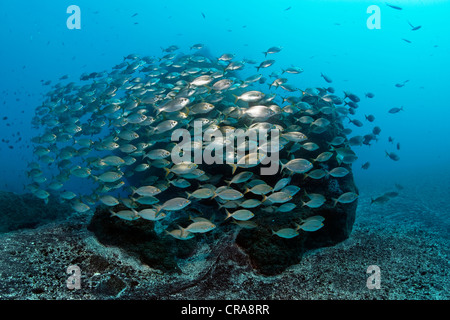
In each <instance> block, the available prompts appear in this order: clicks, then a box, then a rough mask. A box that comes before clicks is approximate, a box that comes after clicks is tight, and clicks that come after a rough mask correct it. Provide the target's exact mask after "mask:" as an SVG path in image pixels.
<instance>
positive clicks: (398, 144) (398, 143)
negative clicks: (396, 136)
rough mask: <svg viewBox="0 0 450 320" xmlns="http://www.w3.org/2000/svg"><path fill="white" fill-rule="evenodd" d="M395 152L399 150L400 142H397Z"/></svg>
mask: <svg viewBox="0 0 450 320" xmlns="http://www.w3.org/2000/svg"><path fill="white" fill-rule="evenodd" d="M397 150H400V142H397Z"/></svg>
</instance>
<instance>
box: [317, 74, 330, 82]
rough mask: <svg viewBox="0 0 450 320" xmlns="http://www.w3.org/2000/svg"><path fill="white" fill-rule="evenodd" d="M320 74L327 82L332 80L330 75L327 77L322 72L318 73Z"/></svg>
mask: <svg viewBox="0 0 450 320" xmlns="http://www.w3.org/2000/svg"><path fill="white" fill-rule="evenodd" d="M320 76H321V77H322V78H323V79H324V80H325V81H326V82H328V83H332V82H333V80H331V78H330V77H328V76H327V75H325V74H323V73H320Z"/></svg>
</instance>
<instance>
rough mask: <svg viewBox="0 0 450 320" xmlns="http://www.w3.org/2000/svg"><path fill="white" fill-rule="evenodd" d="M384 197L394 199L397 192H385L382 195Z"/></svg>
mask: <svg viewBox="0 0 450 320" xmlns="http://www.w3.org/2000/svg"><path fill="white" fill-rule="evenodd" d="M384 196H386V197H389V198H395V197H396V196H398V192H397V191H389V192H386V193H385V194H384Z"/></svg>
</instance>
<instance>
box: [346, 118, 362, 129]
mask: <svg viewBox="0 0 450 320" xmlns="http://www.w3.org/2000/svg"><path fill="white" fill-rule="evenodd" d="M348 120H349V121H350V122H351V123H353V124H354V125H355V126H357V127H359V128H361V127H362V126H363V123H362V122H361V121H359V120H357V119H350V118H349V119H348Z"/></svg>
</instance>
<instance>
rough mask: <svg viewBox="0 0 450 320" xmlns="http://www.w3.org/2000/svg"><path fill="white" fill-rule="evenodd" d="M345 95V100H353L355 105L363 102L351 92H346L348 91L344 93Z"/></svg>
mask: <svg viewBox="0 0 450 320" xmlns="http://www.w3.org/2000/svg"><path fill="white" fill-rule="evenodd" d="M344 94H345V98H349V99H350V100H352V101H353V102H355V103H358V102H359V101H361V99H359V97H358V96H357V95H356V94H353V93H351V92H346V91H344ZM345 98H344V99H345Z"/></svg>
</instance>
